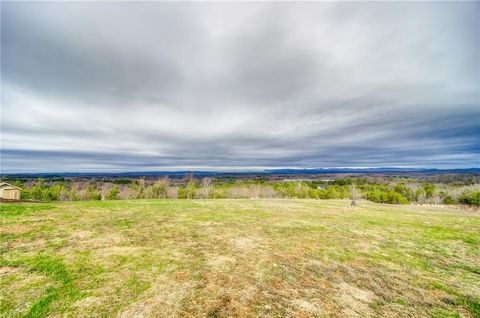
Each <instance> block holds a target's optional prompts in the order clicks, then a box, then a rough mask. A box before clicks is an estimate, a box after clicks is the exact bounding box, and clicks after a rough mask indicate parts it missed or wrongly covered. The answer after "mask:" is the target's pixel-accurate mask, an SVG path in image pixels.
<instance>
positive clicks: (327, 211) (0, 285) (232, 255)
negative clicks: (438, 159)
mask: <svg viewBox="0 0 480 318" xmlns="http://www.w3.org/2000/svg"><path fill="white" fill-rule="evenodd" d="M0 211H1V212H0V235H1V236H0V317H43V316H49V317H65V316H67V317H191V316H199V317H256V316H261V317H315V316H318V317H324V316H325V317H336V316H338V317H346V316H350V317H480V300H479V298H480V214H479V213H475V212H466V211H461V210H455V209H448V208H432V207H419V206H392V205H381V204H372V203H367V202H362V204H361V207H353V208H352V207H350V206H349V202H347V201H314V200H267V199H266V200H193V201H192V200H174V201H169V200H157V201H154V200H152V201H111V202H71V203H51V204H46V203H45V204H2V205H1V207H0Z"/></svg>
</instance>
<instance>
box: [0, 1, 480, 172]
mask: <svg viewBox="0 0 480 318" xmlns="http://www.w3.org/2000/svg"><path fill="white" fill-rule="evenodd" d="M479 12H480V2H475V1H472V2H437V3H434V2H431V3H430V2H308V3H307V2H302V3H289V2H279V3H270V2H260V3H258V2H248V3H239V2H230V3H221V2H214V3H211V2H181V3H180V2H9V1H2V2H1V85H2V87H1V129H0V133H1V137H0V142H1V147H0V148H1V167H0V172H1V173H18V172H24V173H25V172H102V171H103V172H128V171H135V172H137V171H138V172H141V171H167V170H170V171H173V170H198V171H200V170H218V171H220V170H229V169H230V170H236V171H242V170H263V169H279V168H297V169H303V168H322V167H352V168H355V167H370V168H373V167H409V168H440V169H453V168H472V167H480V159H479V158H480V79H479V78H480V75H479V74H480V63H479V58H480V48H479V41H480V34H479V32H480V31H479V20H480V13H479ZM182 167H183V168H182ZM185 167H188V169H184V168H185Z"/></svg>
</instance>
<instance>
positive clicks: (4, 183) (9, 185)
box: [0, 182, 22, 190]
mask: <svg viewBox="0 0 480 318" xmlns="http://www.w3.org/2000/svg"><path fill="white" fill-rule="evenodd" d="M3 186H8V187H12V188H15V189H18V190H22V188H19V187H16V186H14V185H12V184H10V183H7V182H1V183H0V188H1V187H3Z"/></svg>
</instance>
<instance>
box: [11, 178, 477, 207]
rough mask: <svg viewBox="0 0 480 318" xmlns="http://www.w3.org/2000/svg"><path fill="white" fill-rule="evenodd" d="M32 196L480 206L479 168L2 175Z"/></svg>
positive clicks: (26, 196)
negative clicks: (406, 172) (417, 172)
mask: <svg viewBox="0 0 480 318" xmlns="http://www.w3.org/2000/svg"><path fill="white" fill-rule="evenodd" d="M2 179H3V180H2V181H6V182H9V183H11V184H13V185H16V186H19V187H21V188H22V189H23V191H22V193H21V198H22V199H24V200H37V201H78V200H126V199H229V198H232V199H234V198H235V199H237V198H308V199H351V200H360V199H365V200H369V201H372V202H378V203H389V204H410V203H415V204H446V205H454V204H461V205H466V206H480V174H475V173H474V174H466V173H463V174H438V175H421V176H416V177H408V176H388V175H370V176H368V175H367V176H365V175H362V176H354V177H345V176H325V175H321V176H316V175H314V176H311V175H308V176H305V175H300V176H296V175H288V176H285V175H283V176H280V175H260V176H218V177H209V176H208V177H194V176H193V175H191V174H187V175H184V176H176V177H168V176H164V177H158V176H157V177H152V176H150V177H62V176H57V177H46V178H27V177H4V178H2Z"/></svg>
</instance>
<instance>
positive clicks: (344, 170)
mask: <svg viewBox="0 0 480 318" xmlns="http://www.w3.org/2000/svg"><path fill="white" fill-rule="evenodd" d="M342 173H480V168H464V169H436V168H388V167H379V168H305V169H288V168H286V169H265V170H249V171H248V170H246V171H197V170H178V171H143V172H139V171H137V172H35V173H1V174H0V176H9V177H52V176H62V177H82V176H84V177H95V176H112V177H141V176H184V175H188V174H193V175H194V176H235V175H301V174H311V175H313V174H342Z"/></svg>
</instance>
